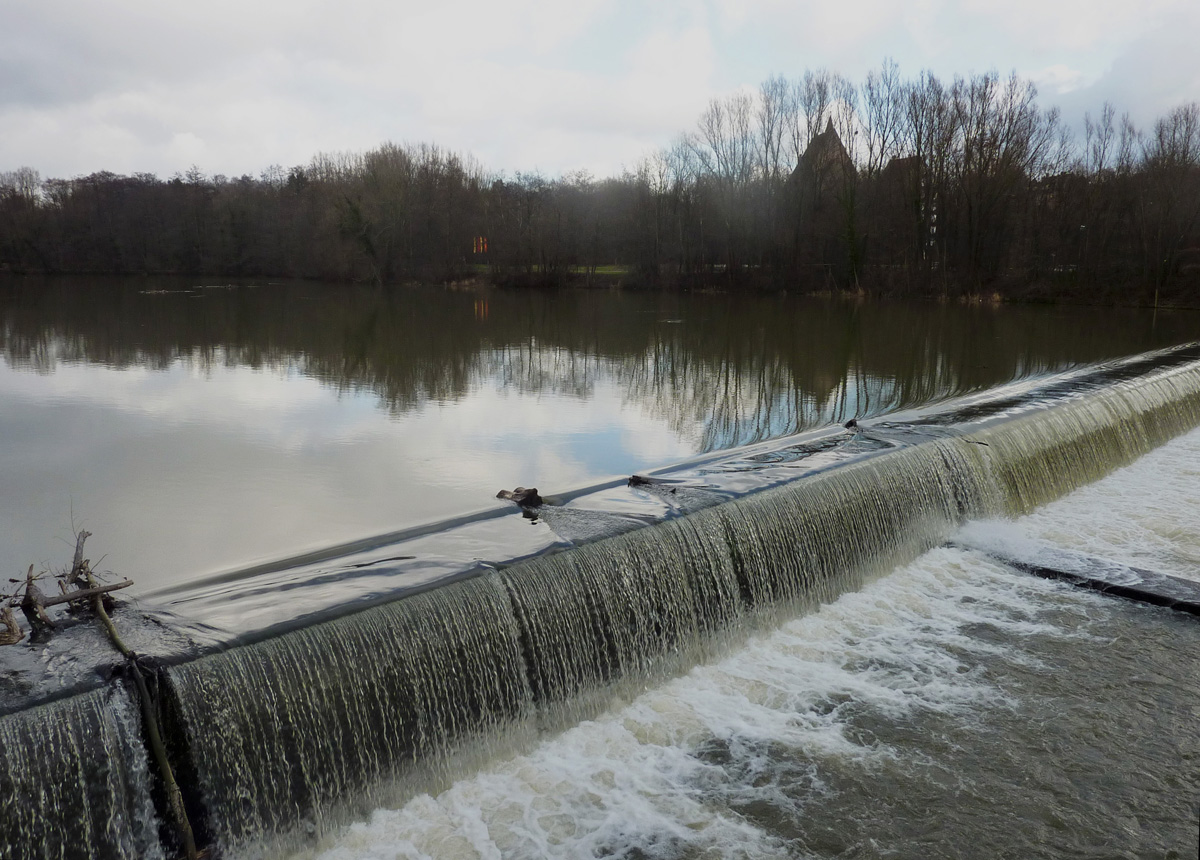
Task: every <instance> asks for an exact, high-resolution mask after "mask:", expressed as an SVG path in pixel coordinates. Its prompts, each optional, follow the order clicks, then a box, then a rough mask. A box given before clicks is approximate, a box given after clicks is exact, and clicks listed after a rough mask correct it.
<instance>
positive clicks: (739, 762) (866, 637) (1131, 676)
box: [305, 432, 1200, 860]
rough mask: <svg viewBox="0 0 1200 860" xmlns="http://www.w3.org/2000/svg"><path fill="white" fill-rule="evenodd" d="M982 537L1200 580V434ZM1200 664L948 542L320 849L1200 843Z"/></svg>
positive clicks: (995, 853)
mask: <svg viewBox="0 0 1200 860" xmlns="http://www.w3.org/2000/svg"><path fill="white" fill-rule="evenodd" d="M963 536H965V537H966V538H968V539H970V538H972V537H974V538H980V537H989V538H996V537H997V536H999V537H1002V538H1003V539H1005V540H1024V541H1046V542H1051V543H1054V544H1057V545H1063V546H1068V547H1071V548H1075V549H1080V550H1086V551H1088V552H1093V553H1098V554H1101V555H1103V556H1105V557H1107V558H1110V559H1112V560H1115V561H1121V562H1124V563H1127V564H1135V565H1139V566H1142V567H1145V568H1149V569H1154V570H1159V571H1162V572H1167V573H1172V574H1175V575H1178V576H1183V577H1190V578H1192V579H1198V580H1200V432H1192V433H1190V434H1189V435H1187V436H1185V437H1183V438H1181V439H1179V440H1177V441H1175V442H1172V443H1170V444H1168V445H1167V446H1166V447H1164V448H1162V449H1160V450H1158V451H1156V452H1154V453H1152V454H1150V455H1148V456H1146V457H1145V458H1143V459H1142V460H1139V461H1138V462H1137V463H1135V464H1134V465H1132V466H1129V467H1127V468H1125V469H1123V470H1121V471H1119V472H1117V473H1114V474H1113V475H1111V476H1110V477H1108V478H1106V479H1104V480H1102V481H1100V482H1098V483H1096V484H1093V485H1091V486H1088V487H1085V488H1082V489H1080V490H1077V491H1075V492H1074V493H1072V494H1070V495H1068V496H1066V497H1064V498H1063V499H1061V500H1059V501H1057V502H1053V503H1051V504H1049V505H1047V506H1045V507H1044V508H1042V509H1040V510H1038V511H1037V512H1035V513H1033V514H1030V515H1028V516H1025V517H1022V518H1019V519H1017V520H1013V521H1004V522H997V521H983V522H976V523H973V524H971V525H970V526H968V527H967V529H966V530H965V532H964V533H963V534H961V535H960V537H963ZM1198 660H1200V624H1197V623H1196V619H1194V618H1192V617H1189V616H1185V615H1178V614H1175V613H1172V612H1171V611H1169V610H1164V609H1157V608H1147V607H1142V606H1138V605H1135V604H1129V603H1125V602H1120V601H1116V600H1113V599H1111V598H1106V597H1103V596H1096V595H1093V594H1090V593H1087V592H1081V591H1078V590H1075V589H1072V588H1071V587H1069V586H1066V585H1062V584H1060V583H1056V582H1048V581H1043V580H1038V579H1033V578H1030V577H1028V576H1025V575H1023V574H1019V573H1016V572H1014V571H1012V570H1010V569H1007V568H1005V567H1003V566H1000V565H997V564H996V563H995V562H993V561H991V560H990V559H989V558H988V557H987V556H985V555H982V554H980V553H977V552H973V551H971V550H966V549H951V548H936V549H933V550H931V551H929V552H927V553H925V554H924V555H922V556H921V557H919V558H918V559H917V560H915V561H913V562H911V563H909V564H907V565H904V566H901V567H900V568H898V569H896V570H894V571H893V572H891V573H890V574H888V575H887V576H885V577H883V578H882V579H879V580H878V581H875V582H873V583H871V584H868V585H867V586H866V587H865V588H863V589H862V590H861V591H858V592H854V593H849V594H845V595H843V596H842V597H840V598H839V599H837V600H836V601H834V602H832V603H831V604H828V605H825V606H823V607H821V608H820V610H819V611H817V612H815V613H812V614H809V615H806V616H803V617H800V618H798V619H795V620H792V621H789V622H787V623H785V624H783V625H782V626H781V627H780V628H779V629H777V630H774V631H772V632H769V633H764V634H761V635H758V636H756V637H754V638H753V639H752V640H751V641H750V642H749V643H747V644H746V645H744V646H743V647H740V648H738V649H737V650H736V651H734V652H733V653H731V654H729V655H727V656H725V657H724V658H722V659H720V660H716V661H713V662H710V663H707V664H705V665H702V666H699V667H697V668H695V669H693V670H692V671H690V672H689V673H688V674H687V675H686V676H684V677H682V678H678V679H676V680H673V681H670V682H669V683H666V684H663V685H661V686H657V687H653V688H652V689H649V690H647V691H646V692H643V693H641V694H640V695H637V696H636V697H634V698H632V699H631V700H628V701H627V702H624V703H622V702H620V701H619V700H618V701H614V702H613V704H612V705H611V707H610V708H609V709H608V710H607V711H606V712H604V713H603V714H602V715H600V716H599V717H597V718H595V719H593V720H589V721H585V722H583V723H581V724H580V725H578V726H576V727H574V728H572V729H570V730H569V731H567V732H565V733H563V734H561V735H560V736H557V737H554V738H552V739H549V740H546V741H544V742H543V743H541V744H540V745H538V746H536V747H534V748H533V749H532V750H531V751H529V752H528V753H526V754H524V755H520V756H517V757H514V758H508V759H504V760H501V761H496V762H493V763H492V764H491V765H489V766H487V767H485V768H484V769H482V770H481V771H480V772H478V773H477V774H475V775H473V776H471V777H469V778H466V779H463V780H461V781H459V782H456V783H455V784H454V785H453V786H452V787H450V788H448V789H447V790H444V791H442V792H440V793H437V794H434V795H430V794H425V795H421V796H419V797H417V798H415V799H413V800H411V801H409V802H408V803H406V804H404V805H402V806H399V807H396V808H382V809H379V810H377V811H376V812H374V813H373V814H372V815H371V816H370V817H369V818H365V819H364V820H362V821H360V822H359V823H357V824H354V825H351V826H349V827H347V828H346V829H344V830H342V831H340V832H339V833H337V834H336V836H334V837H332V838H330V839H329V840H327V841H326V843H325V844H324V845H323V846H322V848H321V850H320V851H319V852H318V853H319V856H320V857H322V858H324V860H351V858H384V857H386V858H409V857H413V858H420V857H430V858H479V857H483V858H500V857H503V858H543V857H561V858H576V857H614V858H617V857H619V858H646V857H656V858H659V857H661V858H699V857H712V858H718V857H719V858H733V857H748V858H749V857H755V858H758V857H912V858H923V857H947V858H957V857H1023V858H1025V857H1045V858H1061V857H1080V858H1084V857H1086V858H1095V857H1113V858H1118V857H1145V858H1163V857H1178V858H1187V857H1194V856H1196V853H1197V851H1198V850H1200V817H1198V816H1200V735H1198V734H1197V726H1198V725H1200V679H1198V677H1197V675H1196V673H1195V671H1194V670H1195V666H1196V665H1197V661H1198ZM305 856H309V855H307V854H306V855H305Z"/></svg>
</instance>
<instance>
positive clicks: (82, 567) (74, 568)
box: [67, 529, 92, 585]
mask: <svg viewBox="0 0 1200 860" xmlns="http://www.w3.org/2000/svg"><path fill="white" fill-rule="evenodd" d="M91 536H92V533H91V532H89V531H84V530H83V529H80V530H79V534H77V535H76V536H75V558H74V559H72V561H71V572H70V573H69V574H68V575H67V583H68V584H69V585H86V584H87V581H88V576H87V562H86V561H85V560H84V558H83V542H84V541H85V540H87V539H88V538H90V537H91Z"/></svg>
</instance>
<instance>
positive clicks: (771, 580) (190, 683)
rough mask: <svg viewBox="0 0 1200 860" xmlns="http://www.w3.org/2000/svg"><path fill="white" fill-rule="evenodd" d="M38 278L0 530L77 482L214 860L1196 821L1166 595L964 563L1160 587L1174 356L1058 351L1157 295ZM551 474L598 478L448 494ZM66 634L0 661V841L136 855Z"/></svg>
mask: <svg viewBox="0 0 1200 860" xmlns="http://www.w3.org/2000/svg"><path fill="white" fill-rule="evenodd" d="M168 286H169V285H168ZM37 289H42V290H44V291H43V292H38V291H37ZM37 289H34V288H32V287H31V286H30V285H29V284H25V283H23V282H18V284H17V286H15V287H14V286H13V285H12V284H11V283H10V284H8V285H6V286H4V287H3V288H0V297H2V298H3V301H4V304H0V313H3V317H2V319H3V328H2V329H0V332H2V334H3V338H4V341H3V347H4V352H3V354H4V356H5V359H4V364H3V366H0V394H2V395H3V397H4V405H5V409H4V411H3V412H0V430H2V431H3V432H4V434H5V435H4V440H5V446H4V448H2V449H0V452H2V455H3V457H4V462H3V466H4V468H5V474H6V476H12V479H11V482H10V483H8V484H6V486H5V488H4V491H3V501H0V505H4V506H7V507H5V508H4V511H3V513H4V518H3V519H0V523H4V524H5V525H4V532H3V534H2V535H0V537H2V538H3V540H4V541H5V542H6V543H7V544H10V545H11V546H13V547H15V548H16V551H17V552H19V553H26V554H28V552H29V550H28V543H27V542H28V541H29V540H31V539H32V538H39V539H42V540H43V542H44V541H45V538H46V534H45V533H38V532H37V529H36V528H33V527H28V526H29V523H28V522H26V520H28V512H27V511H26V510H25V507H28V508H30V509H31V510H33V511H34V512H37V511H41V514H40V515H39V516H44V515H45V514H46V511H47V510H49V509H48V508H46V507H45V506H44V505H45V504H49V505H51V506H54V505H61V504H62V502H63V499H67V500H68V508H72V507H73V508H74V510H75V511H76V513H78V514H81V515H84V517H85V522H84V524H85V525H86V526H87V527H88V528H89V530H96V531H99V530H100V529H101V528H102V527H105V526H111V527H112V528H114V529H115V530H116V535H117V537H119V538H120V539H121V541H123V542H127V543H128V544H129V545H132V546H133V549H132V550H131V551H129V552H128V554H125V551H124V550H122V551H119V552H118V553H116V558H115V559H113V563H114V566H116V567H117V568H118V569H119V570H120V571H121V572H122V573H134V574H135V575H138V576H142V575H144V583H143V584H142V587H141V588H142V592H141V593H142V594H143V596H144V597H143V601H142V602H143V607H144V611H141V612H138V611H134V610H133V609H132V608H126V609H124V610H123V611H122V612H121V613H118V614H119V616H120V623H121V624H122V625H123V626H125V627H126V628H128V629H129V631H130V634H131V636H132V637H133V638H134V647H135V649H136V650H137V651H138V652H139V653H141V654H143V655H146V656H147V657H148V658H149V659H148V660H147V661H145V662H144V663H143V665H144V666H145V667H147V669H146V671H148V672H149V673H150V675H151V680H152V685H151V686H152V688H153V689H154V690H156V691H157V692H156V697H157V698H156V702H155V704H156V707H155V709H154V710H155V712H156V713H157V716H158V718H159V719H160V720H161V721H162V723H163V727H164V730H165V737H166V742H167V755H168V756H169V757H170V758H171V759H172V760H173V763H174V766H175V767H176V770H177V774H178V778H179V781H180V784H181V786H182V788H183V793H184V802H185V804H186V805H187V807H188V808H189V810H190V811H191V813H190V814H191V815H192V816H193V820H194V825H195V829H196V833H197V836H198V838H199V839H200V841H201V843H202V844H205V845H208V846H210V847H211V848H213V849H214V850H215V851H216V852H218V853H219V854H220V855H221V856H225V857H255V856H280V855H286V854H287V853H289V852H294V851H300V852H302V853H303V854H305V855H308V856H311V855H313V854H315V853H326V854H328V856H330V857H355V856H384V857H407V856H429V857H446V856H450V857H453V856H463V857H505V858H507V857H530V858H536V857H554V856H561V857H579V856H585V857H586V856H594V857H621V858H631V860H632V858H642V857H663V858H691V857H727V856H729V857H737V856H744V857H775V856H796V857H805V856H818V857H876V856H878V857H895V856H912V857H925V856H947V857H957V856H971V855H980V854H982V855H986V856H993V855H994V856H1020V857H1027V856H1042V857H1061V856H1080V857H1094V856H1113V857H1127V856H1137V857H1143V856H1144V857H1164V856H1192V855H1191V852H1193V851H1195V850H1196V847H1197V846H1196V841H1195V836H1196V827H1197V818H1196V816H1197V807H1196V803H1197V794H1198V793H1200V780H1198V777H1197V771H1198V768H1197V764H1198V763H1200V761H1198V751H1197V744H1196V741H1195V731H1194V726H1195V725H1196V724H1197V720H1196V717H1197V716H1198V715H1200V714H1198V713H1197V711H1198V709H1200V686H1197V683H1196V682H1195V681H1194V680H1193V679H1192V674H1193V673H1191V672H1190V671H1189V668H1190V667H1191V666H1192V665H1194V660H1195V658H1196V657H1198V656H1200V632H1198V631H1200V625H1197V624H1196V621H1195V619H1194V618H1190V617H1186V616H1177V615H1175V614H1173V613H1171V612H1168V611H1166V610H1161V609H1148V608H1144V607H1138V606H1134V605H1128V604H1123V603H1118V602H1115V601H1113V600H1111V599H1109V598H1104V597H1100V596H1096V595H1091V594H1086V593H1081V592H1076V591H1072V590H1071V589H1069V588H1068V587H1067V586H1064V585H1062V584H1058V583H1053V582H1044V581H1040V580H1034V579H1031V578H1028V577H1026V576H1024V575H1022V574H1018V573H1016V572H1015V571H1014V570H1013V569H1011V568H1008V567H1005V566H1003V565H1002V564H1000V563H998V562H996V561H995V560H993V559H994V556H995V552H996V548H997V547H1000V548H1004V547H1019V548H1020V549H1021V551H1022V552H1023V553H1025V554H1030V553H1032V554H1033V555H1035V556H1036V555H1037V553H1039V552H1040V551H1042V548H1047V547H1048V548H1055V549H1056V550H1074V551H1082V552H1086V553H1091V554H1094V555H1101V556H1104V557H1105V558H1107V559H1109V560H1110V561H1113V562H1119V563H1126V564H1135V565H1137V566H1139V567H1143V568H1148V569H1151V570H1157V571H1159V572H1164V573H1170V574H1174V575H1177V576H1183V577H1191V578H1197V573H1196V564H1195V562H1196V561H1197V557H1198V555H1200V537H1197V523H1198V522H1200V490H1198V489H1197V487H1198V486H1200V482H1197V481H1196V478H1197V477H1198V476H1197V473H1196V469H1197V466H1196V464H1197V462H1200V458H1198V456H1197V455H1200V435H1198V434H1197V432H1196V431H1194V430H1193V428H1195V427H1196V426H1197V425H1198V424H1200V347H1197V346H1196V345H1195V344H1193V345H1191V346H1188V347H1184V348H1179V349H1172V350H1166V351H1161V352H1156V353H1153V354H1147V355H1145V356H1143V357H1140V358H1133V359H1128V360H1122V361H1110V362H1109V363H1107V364H1104V365H1102V366H1099V367H1090V366H1087V365H1090V364H1092V363H1095V362H1098V361H1105V360H1110V359H1115V358H1117V357H1119V356H1120V355H1123V354H1127V353H1132V352H1136V351H1139V350H1144V349H1148V348H1150V347H1158V346H1165V345H1169V344H1174V343H1179V342H1181V341H1184V340H1188V339H1189V337H1194V334H1193V333H1191V332H1192V328H1193V327H1194V326H1196V322H1197V321H1196V320H1195V319H1194V318H1192V317H1190V316H1187V315H1164V316H1155V315H1147V316H1144V317H1143V316H1139V315H1138V314H1136V313H1132V312H1120V313H1117V312H1114V313H1112V314H1107V315H1106V312H1101V311H1096V312H1092V311H1069V312H1060V311H1055V310H1049V309H1005V308H967V307H957V306H955V307H949V306H943V307H938V308H932V309H922V310H919V311H917V310H913V309H907V308H904V307H900V306H894V307H879V306H873V305H869V304H863V305H856V304H851V303H842V302H825V301H814V300H796V299H789V298H786V297H772V298H764V299H742V298H738V299H733V298H728V297H712V296H694V297H680V296H626V295H622V294H615V295H609V294H573V293H564V294H544V295H543V294H537V295H530V294H506V293H497V292H494V291H482V292H480V291H469V292H447V291H433V290H428V291H426V290H411V291H400V292H397V293H386V294H381V293H376V292H374V291H363V290H353V289H347V290H345V291H341V292H337V291H330V290H329V289H327V288H326V289H324V290H322V289H321V288H314V287H305V286H303V285H301V286H290V287H279V288H278V289H275V288H267V287H263V288H260V289H249V288H232V287H231V288H220V289H190V290H179V291H176V290H173V289H165V288H163V289H159V288H148V287H147V285H145V284H142V285H140V289H135V288H134V287H132V286H131V285H130V284H128V283H120V284H115V285H112V284H110V285H99V286H96V287H95V292H91V293H89V292H88V291H87V290H81V289H80V288H79V286H78V285H77V284H76V285H67V286H63V285H61V284H54V283H51V284H48V285H40V286H38V287H37ZM305 392H308V393H309V395H312V396H311V399H306V397H307V396H308V395H306V394H305ZM330 398H332V400H331V399H330ZM297 404H300V407H298V406H297ZM14 406H15V407H16V408H13V407H14ZM298 408H299V411H297V409H298ZM435 413H436V414H435ZM851 416H858V417H860V418H861V419H862V426H861V427H859V428H857V429H851V430H843V429H842V428H840V427H837V426H836V425H837V423H838V422H840V421H842V420H844V419H845V418H848V417H851ZM472 422H475V424H474V426H475V427H476V430H477V431H478V432H475V433H473V434H472V435H469V436H455V435H454V430H453V428H455V427H462V426H464V425H467V426H472ZM830 424H833V425H835V426H833V427H828V426H824V427H823V425H830ZM331 428H332V429H331ZM348 428H350V429H348ZM806 428H815V429H811V430H810V432H808V433H806V434H801V435H799V436H795V437H790V438H787V439H782V440H778V441H775V442H762V443H761V444H756V445H752V446H751V447H749V448H743V449H739V450H737V451H731V452H727V453H724V454H722V453H719V451H720V449H722V448H727V447H729V446H732V445H735V444H738V443H745V442H756V443H757V442H759V440H764V439H769V438H772V437H778V436H780V435H781V434H788V433H795V432H798V431H802V430H805V429H806ZM343 431H345V432H343ZM656 434H657V435H656ZM1177 437H1178V438H1177ZM655 439H658V440H659V442H662V444H659V442H655V441H654V440H655ZM648 440H649V442H648ZM1172 440H1173V441H1172ZM1158 446H1164V447H1161V448H1159V447H1158ZM1156 448H1158V450H1155V449H1156ZM506 452H508V453H509V454H512V455H513V456H512V457H511V458H509V459H505V458H506V456H507V455H506ZM706 453H708V454H709V456H702V457H699V458H697V457H696V455H698V454H706ZM56 457H57V458H59V459H57V460H56V459H55V458H56ZM688 458H691V459H688ZM671 460H688V462H687V464H685V465H684V466H681V467H678V468H674V469H672V470H668V471H659V472H658V474H659V475H662V476H665V477H662V478H660V479H659V482H658V483H655V482H650V483H645V482H642V483H637V484H635V485H632V486H626V485H625V481H624V480H623V478H621V479H618V480H616V481H611V480H608V479H610V478H612V476H613V475H614V474H615V475H618V476H627V475H629V474H630V473H632V472H635V471H638V470H642V469H647V468H653V467H656V466H662V465H664V464H666V463H669V462H670V461H671ZM1122 467H1124V468H1122ZM543 469H544V470H545V471H541V470H543ZM1114 469H1118V470H1120V471H1117V472H1115V473H1113V474H1110V473H1112V472H1113V470H1114ZM544 475H553V476H554V478H553V480H554V481H555V482H558V481H561V482H562V483H561V484H560V485H558V486H553V487H552V489H555V490H557V489H559V488H561V489H564V490H572V488H580V487H584V485H586V484H588V483H591V484H592V486H591V487H590V488H585V489H583V490H572V491H571V492H566V493H564V494H563V495H562V496H561V497H559V498H557V499H552V500H551V501H552V504H548V505H546V506H544V507H543V508H542V509H540V513H539V515H538V516H536V517H534V518H533V519H532V520H527V519H522V518H521V516H519V515H518V513H517V512H516V511H514V510H513V509H512V508H511V507H506V504H507V503H500V502H494V501H492V502H489V503H488V504H490V507H488V506H487V505H483V506H482V507H480V506H478V505H477V504H476V502H475V499H476V498H479V497H481V496H488V497H490V496H491V495H492V494H493V493H494V490H495V488H496V486H497V485H499V486H507V487H511V486H514V485H516V484H518V483H523V484H526V485H528V484H530V483H535V482H537V483H541V484H543V486H545V485H546V484H547V482H546V481H543V480H542V476H544ZM530 476H532V477H533V478H534V479H535V480H530V479H529V478H530ZM1105 476H1107V477H1105ZM109 478H111V479H112V483H111V484H109V485H107V486H106V485H105V483H104V482H105V480H106V479H109ZM331 481H333V482H335V483H336V482H342V484H343V485H342V486H341V488H340V489H336V490H335V489H333V488H334V484H331V483H330V482H331ZM397 482H399V483H400V484H401V485H402V486H403V487H404V488H405V489H406V490H407V492H405V493H397V492H396V490H395V487H396V485H397ZM1089 482H1097V483H1091V484H1090V485H1089ZM43 484H45V487H43ZM42 489H44V490H45V492H44V493H42V495H40V496H39V491H40V490H42ZM75 492H78V494H79V495H78V496H75V495H74V493H75ZM189 493H194V494H195V498H189ZM245 493H248V494H249V495H244V494H245ZM26 499H28V500H30V501H29V503H28V504H27V505H26V504H25V502H24V500H26ZM102 500H103V501H102ZM23 505H25V507H23ZM39 505H43V507H40V508H39V507H38V506H39ZM80 506H82V508H83V510H80ZM473 510H474V511H476V513H474V514H471V513H470V512H471V511H473ZM16 511H20V512H21V516H24V517H25V518H26V519H25V520H21V519H20V517H18V516H17V515H16V513H14V512H16ZM97 511H103V512H104V513H103V514H97V513H96V512H97ZM462 514H469V515H467V516H461V515H462ZM448 517H449V518H450V519H447V518H448ZM455 517H457V518H455ZM96 518H98V519H99V521H97V519H96ZM179 518H183V519H184V521H185V523H186V525H187V527H188V528H191V527H192V526H193V525H194V527H195V532H196V534H195V535H192V536H191V537H190V538H189V539H176V537H175V536H176V535H178V534H179V532H180V526H179V525H178V524H175V525H169V523H171V522H174V521H175V520H178V519H179ZM193 520H194V522H193ZM13 523H16V525H13ZM423 523H434V525H433V526H431V527H428V528H426V527H424V526H422V524H423ZM102 524H103V525H102ZM531 526H532V528H531ZM239 528H242V529H243V530H244V531H243V532H242V533H241V536H239V532H238V529H239ZM226 537H227V538H228V539H227V540H226ZM189 540H190V541H191V542H190V543H189ZM6 551H7V550H6ZM64 554H65V553H64ZM117 561H119V562H120V564H117V563H116V562H117ZM5 563H7V564H10V566H12V564H13V563H14V560H10V561H8V562H5ZM24 564H25V562H21V570H23V568H24ZM14 572H17V571H14ZM148 586H153V587H154V589H152V590H151V589H149V588H148ZM397 597H402V598H403V599H396V598H397ZM162 625H167V626H168V627H170V628H171V635H170V636H163V635H159V634H157V633H156V632H155V631H156V629H157V630H162V629H163V627H162ZM204 625H215V626H210V627H204ZM97 636H98V633H96V631H94V630H93V629H92V628H91V627H89V626H88V625H77V626H76V627H75V628H73V629H71V630H67V631H63V632H62V633H61V634H59V635H56V637H55V638H54V640H52V642H51V644H49V645H45V646H42V645H39V646H28V645H24V644H23V645H21V646H17V647H16V648H7V649H5V653H4V654H0V658H2V659H3V660H4V661H5V662H3V663H0V670H3V671H2V672H0V694H3V695H2V697H0V740H3V742H4V749H5V755H4V757H3V759H4V763H3V765H2V766H0V789H2V791H0V794H2V795H3V799H2V800H0V825H2V826H0V857H4V858H5V860H7V858H8V857H9V856H10V855H11V856H12V857H14V858H17V857H20V858H23V857H54V858H59V857H63V858H65V857H85V856H95V855H105V856H142V855H145V856H153V855H154V854H155V853H156V852H159V851H160V850H161V849H160V841H159V836H160V835H161V838H162V840H163V841H164V842H163V844H167V845H168V846H169V845H170V844H171V842H172V838H173V837H172V836H171V833H170V831H171V828H170V825H169V820H168V818H167V814H166V807H165V804H164V795H163V792H162V790H161V785H160V783H159V782H158V778H157V776H156V775H155V774H154V773H153V772H152V771H149V770H148V769H147V764H146V758H147V757H146V746H145V743H144V738H145V736H146V730H145V728H144V726H143V725H142V721H141V720H140V719H139V717H138V712H137V708H136V707H134V705H133V704H132V703H131V701H130V699H129V696H128V692H127V690H126V686H125V683H126V682H125V681H123V680H121V678H122V677H123V676H122V675H121V674H120V673H119V672H116V673H115V674H114V667H113V665H112V660H111V659H109V658H105V657H104V656H103V654H104V653H105V652H104V649H102V648H100V647H98V646H97V640H96V637H97ZM12 655H16V656H12ZM10 656H11V657H12V659H11V660H10V659H9V657H10ZM96 660H99V661H100V662H99V663H97V662H96ZM105 660H107V661H108V662H105ZM126 671H128V670H126ZM39 673H40V674H39ZM39 702H40V704H37V705H36V706H31V704H30V703H39ZM9 750H13V751H14V752H12V753H10V752H9ZM355 821H357V823H350V822H355ZM80 828H82V831H81V832H76V831H77V830H79V829H80ZM168 853H170V849H168Z"/></svg>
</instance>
